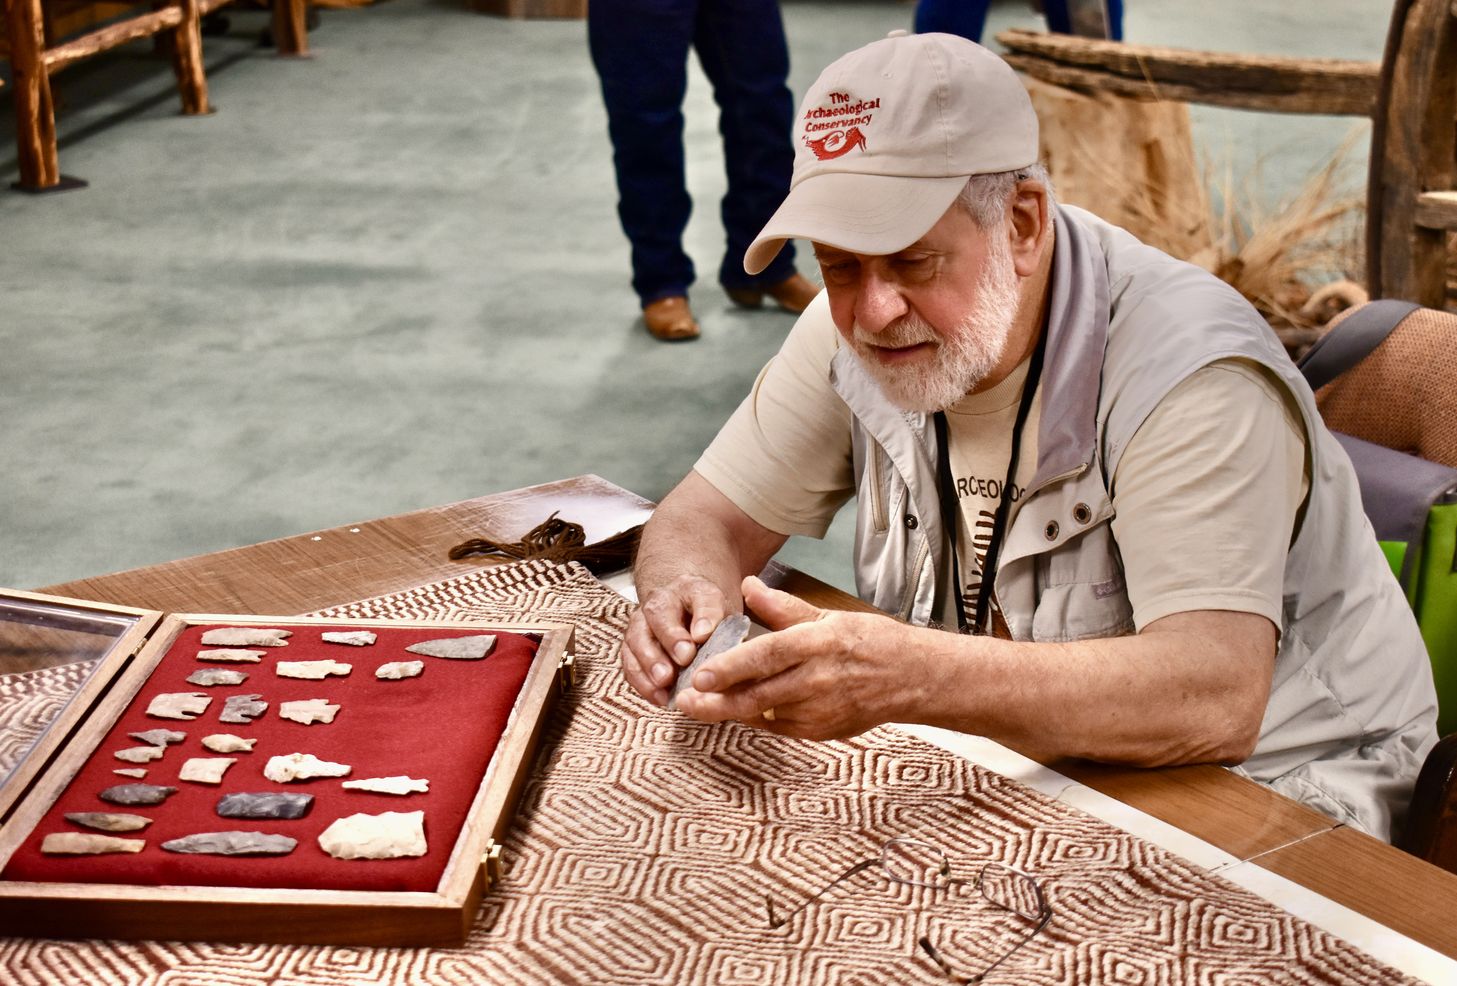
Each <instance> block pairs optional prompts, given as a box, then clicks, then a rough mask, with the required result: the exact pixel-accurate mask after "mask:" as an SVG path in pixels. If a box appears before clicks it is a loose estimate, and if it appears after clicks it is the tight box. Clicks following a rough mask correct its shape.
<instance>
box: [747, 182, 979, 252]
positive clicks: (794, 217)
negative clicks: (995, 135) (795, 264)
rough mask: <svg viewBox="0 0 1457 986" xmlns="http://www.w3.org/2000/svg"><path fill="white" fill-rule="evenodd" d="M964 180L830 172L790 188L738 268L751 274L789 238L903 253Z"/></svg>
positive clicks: (942, 211)
mask: <svg viewBox="0 0 1457 986" xmlns="http://www.w3.org/2000/svg"><path fill="white" fill-rule="evenodd" d="M966 181H967V179H966V176H964V175H961V176H958V175H953V176H951V177H949V178H902V177H898V176H893V175H863V174H851V173H848V172H830V173H828V174H819V175H814V176H812V177H810V178H806V179H805V180H804V181H802V182H800V183H799V184H798V185H795V186H794V188H792V189H791V190H790V192H789V195H788V196H787V197H786V198H785V200H784V204H783V205H781V206H780V207H779V210H778V211H777V212H775V213H774V215H773V216H771V217H770V219H769V221H768V222H767V223H765V224H764V228H763V230H761V231H760V233H759V235H758V236H757V237H756V238H755V239H754V242H753V243H751V244H749V249H748V250H747V251H746V252H745V253H744V270H745V271H747V272H748V273H750V274H757V273H759V272H760V271H762V270H763V269H764V268H765V267H768V266H769V262H770V261H771V260H773V259H774V256H775V254H777V253H778V252H779V250H780V248H782V247H783V246H784V241H785V240H788V239H793V238H796V237H798V238H801V239H806V240H814V241H815V242H817V243H824V244H826V245H828V246H832V247H836V248H837V249H840V250H848V251H850V252H851V253H864V254H871V255H882V254H887V253H895V252H896V251H898V250H904V249H905V248H906V247H908V246H910V245H911V244H912V243H914V242H916V241H917V240H919V239H920V238H921V237H922V236H924V235H925V233H926V230H928V229H930V228H931V227H932V226H934V225H936V223H937V222H938V221H939V220H940V219H941V217H942V216H943V215H945V214H946V210H947V209H949V208H951V203H952V202H954V201H956V196H957V195H958V194H959V193H960V192H961V190H962V189H963V188H964V187H966Z"/></svg>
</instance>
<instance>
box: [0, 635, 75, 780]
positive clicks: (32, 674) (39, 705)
mask: <svg viewBox="0 0 1457 986" xmlns="http://www.w3.org/2000/svg"><path fill="white" fill-rule="evenodd" d="M93 665H94V662H91V661H77V662H75V663H73V664H61V665H57V666H56V667H53V668H41V669H40V670H39V671H24V672H22V673H20V674H0V780H3V779H4V778H5V775H6V774H8V773H10V772H11V771H12V770H14V769H15V765H16V764H18V763H20V758H21V757H22V756H23V755H24V754H25V752H26V751H27V750H29V749H30V747H31V745H32V744H34V743H35V741H36V740H38V739H40V735H41V733H43V732H45V731H46V727H47V726H49V725H50V724H51V722H52V721H54V720H55V718H56V716H58V715H60V714H61V710H62V709H63V708H65V707H66V703H67V702H69V701H70V700H71V696H72V695H75V694H76V692H77V691H78V690H79V689H80V688H81V686H82V684H84V683H85V681H86V676H87V675H88V674H90V673H91V669H92V667H93Z"/></svg>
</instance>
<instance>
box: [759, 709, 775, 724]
mask: <svg viewBox="0 0 1457 986" xmlns="http://www.w3.org/2000/svg"><path fill="white" fill-rule="evenodd" d="M759 715H761V716H763V717H764V720H765V721H766V722H773V721H774V710H773V709H772V708H770V709H765V710H764V711H763V712H760V713H759Z"/></svg>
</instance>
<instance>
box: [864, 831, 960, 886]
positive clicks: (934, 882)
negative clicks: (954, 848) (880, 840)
mask: <svg viewBox="0 0 1457 986" xmlns="http://www.w3.org/2000/svg"><path fill="white" fill-rule="evenodd" d="M880 865H881V866H882V867H883V868H884V869H885V875H886V876H888V877H890V878H891V879H892V880H894V881H895V882H896V883H904V884H909V885H910V886H913V887H944V886H945V885H946V883H947V877H948V875H949V874H950V873H951V863H950V861H949V860H948V859H947V858H946V854H945V853H944V852H942V851H941V849H940V847H938V846H933V845H931V844H930V843H929V842H918V841H917V840H915V839H891V840H890V841H889V842H887V843H886V844H885V846H884V848H882V849H881V851H880Z"/></svg>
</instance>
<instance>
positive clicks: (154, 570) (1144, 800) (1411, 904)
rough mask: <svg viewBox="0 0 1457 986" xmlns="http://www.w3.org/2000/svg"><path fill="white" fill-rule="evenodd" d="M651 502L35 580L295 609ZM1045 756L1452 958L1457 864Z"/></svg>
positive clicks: (1456, 952) (134, 597)
mask: <svg viewBox="0 0 1457 986" xmlns="http://www.w3.org/2000/svg"><path fill="white" fill-rule="evenodd" d="M652 506H653V505H652V503H650V502H649V501H647V500H644V499H643V498H642V497H639V496H637V495H636V494H633V493H630V492H628V491H627V490H624V489H622V488H621V487H618V486H615V485H613V484H611V483H609V482H607V481H606V480H603V479H601V478H599V477H596V476H579V477H576V478H574V479H566V480H561V481H559V482H554V483H547V484H544V485H541V486H534V487H529V488H527V489H522V490H513V491H510V492H507V493H498V494H494V495H492V496H484V497H479V498H477V499H474V500H465V501H462V502H460V503H452V504H449V505H447V506H443V507H432V508H430V509H428V510H418V511H415V512H413V513H408V514H401V515H399V516H395V517H386V518H383V519H380V520H372V521H365V522H362V523H359V524H351V525H347V526H344V527H336V528H332V529H329V530H323V531H317V532H314V533H312V534H301V535H299V536H297V537H291V538H283V539H281V540H277V541H266V542H264V543H262V544H256V545H252V546H250V547H246V548H235V549H232V550H229V551H219V552H216V553H214V554H209V555H200V556H198V557H195V558H185V559H182V560H180V561H174V562H167V563H165V564H161V565H153V566H150V567H148V568H140V569H135V570H133V571H129V572H119V573H117V574H114V575H104V576H100V577H97V578H88V579H79V580H77V581H74V582H67V583H64V584H62V585H54V586H48V587H46V588H45V589H42V590H40V591H42V592H46V593H50V594H54V595H61V596H74V597H78V598H83V599H93V600H97V601H100V602H110V603H116V604H121V605H127V606H140V607H145V608H149V609H160V610H164V611H168V612H212V613H253V614H268V615H291V614H298V613H305V612H310V611H312V610H317V609H322V608H324V607H327V606H333V605H337V604H339V603H344V602H349V601H352V600H355V599H360V598H363V597H366V596H373V595H379V594H381V593H386V592H394V591H398V590H401V589H406V588H411V587H413V586H417V585H422V584H424V583H426V582H433V581H436V580H439V579H443V578H448V577H450V576H452V575H459V574H461V573H463V572H466V571H469V570H470V569H471V567H473V566H480V565H483V564H492V562H486V561H481V560H479V559H472V560H470V561H467V562H452V561H450V560H448V558H447V557H446V552H447V551H448V550H449V549H450V548H451V547H452V546H453V545H455V544H458V543H460V542H461V541H464V540H467V539H469V538H473V537H481V536H488V537H491V538H494V539H496V540H507V541H514V540H516V539H518V538H519V537H520V536H521V535H522V534H524V533H525V532H526V531H528V530H530V529H531V528H532V527H535V526H536V525H537V524H538V523H540V522H541V521H542V520H544V519H546V517H547V516H548V515H549V514H551V513H552V512H553V511H560V512H561V515H562V516H563V518H565V519H567V520H572V521H576V522H577V523H579V524H582V525H583V526H584V527H585V528H586V531H587V539H588V541H589V542H592V541H597V540H600V539H601V538H604V537H607V536H608V535H611V534H615V533H617V532H618V531H621V530H624V529H626V528H628V527H631V526H633V525H635V524H638V523H641V522H642V521H643V520H644V519H646V518H647V516H648V515H649V514H650V513H651V511H652ZM772 581H774V582H775V583H777V584H778V585H779V587H780V588H783V589H785V590H787V591H790V592H793V593H795V594H797V595H799V596H802V597H803V598H805V599H807V600H809V601H810V602H813V603H814V604H816V605H819V606H824V607H827V608H838V609H862V610H864V609H869V607H868V606H867V605H866V604H865V603H862V602H861V601H860V600H858V599H855V598H854V597H852V596H849V595H847V594H845V593H843V592H841V591H839V590H838V589H835V588H833V587H831V586H829V585H826V584H825V583H823V582H820V581H819V580H817V579H814V578H811V577H810V576H808V575H805V574H803V573H802V572H797V571H794V570H792V569H783V568H779V567H775V568H774V571H773V573H772ZM1049 766H1051V767H1053V768H1054V769H1056V770H1057V771H1059V772H1060V773H1063V774H1065V775H1067V776H1068V777H1072V778H1074V779H1076V780H1079V781H1081V782H1082V783H1084V784H1087V785H1088V786H1089V787H1092V788H1094V789H1096V790H1098V791H1101V792H1103V793H1105V794H1107V795H1110V796H1111V797H1114V798H1116V799H1118V800H1120V801H1123V802H1125V803H1127V804H1129V805H1131V806H1133V807H1135V808H1137V809H1139V810H1140V811H1143V812H1146V813H1147V814H1149V815H1152V816H1154V817H1155V818H1159V819H1162V820H1164V821H1166V822H1169V823H1171V824H1173V825H1175V826H1177V827H1179V828H1181V829H1184V830H1185V831H1187V832H1189V833H1191V834H1193V835H1195V836H1197V837H1199V838H1200V839H1203V840H1204V841H1206V842H1209V843H1211V844H1213V845H1215V846H1217V847H1219V848H1221V849H1223V850H1225V851H1226V852H1229V853H1231V854H1232V855H1235V856H1237V857H1239V858H1241V859H1249V858H1250V857H1255V856H1258V859H1256V860H1255V862H1256V863H1257V864H1258V865H1260V866H1262V867H1265V868H1266V869H1269V870H1271V871H1273V872H1275V873H1278V874H1280V875H1281V876H1284V877H1286V878H1288V879H1290V880H1293V881H1294V882H1296V883H1298V884H1301V885H1303V886H1305V887H1308V888H1310V889H1311V890H1314V891H1315V892H1317V893H1319V894H1321V895H1323V896H1325V897H1328V898H1330V899H1331V900H1334V901H1337V902H1339V903H1341V904H1344V905H1345V906H1347V907H1349V908H1351V909H1353V910H1355V911H1358V912H1360V913H1362V914H1365V915H1367V916H1369V917H1371V918H1373V919H1374V920H1376V921H1378V922H1380V923H1381V924H1384V925H1386V926H1387V927H1390V928H1392V929H1393V930H1395V931H1397V932H1400V933H1401V934H1403V935H1406V936H1408V937H1410V938H1413V939H1415V940H1417V941H1419V942H1422V943H1424V944H1426V945H1429V946H1431V947H1432V948H1434V949H1436V950H1437V951H1440V952H1442V953H1444V954H1446V955H1449V956H1452V957H1457V923H1454V922H1453V921H1452V920H1451V915H1453V914H1457V876H1454V875H1453V874H1450V873H1447V872H1445V871H1443V870H1440V869H1438V868H1436V867H1434V866H1431V865H1429V864H1427V863H1424V862H1422V861H1421V860H1418V859H1416V858H1415V857H1412V856H1409V855H1407V854H1406V853H1403V852H1401V851H1399V850H1396V849H1393V848H1392V847H1390V846H1388V845H1386V844H1385V843H1383V842H1380V841H1379V840H1376V839H1373V838H1370V837H1369V836H1366V835H1362V834H1361V833H1359V832H1355V831H1352V830H1350V829H1339V830H1336V831H1333V832H1326V831H1324V830H1326V829H1328V828H1329V827H1330V824H1331V823H1330V820H1329V819H1327V818H1326V817H1325V816H1324V815H1321V814H1319V813H1318V812H1316V811H1313V810H1312V809H1310V808H1306V807H1305V806H1303V805H1300V804H1297V803H1296V802H1294V801H1290V800H1288V799H1286V798H1284V797H1282V796H1280V795H1278V794H1275V793H1274V792H1273V791H1270V790H1268V789H1267V788H1264V787H1261V786H1260V785H1258V784H1255V783H1254V782H1252V781H1248V780H1246V779H1244V778H1242V777H1239V776H1238V775H1236V774H1233V773H1231V772H1229V771H1227V770H1224V769H1222V768H1219V767H1209V766H1201V767H1177V768H1171V769H1164V770H1138V769H1132V768H1119V767H1109V766H1104V765H1099V764H1091V763H1087V762H1084V761H1071V760H1060V761H1056V762H1053V763H1051V764H1049ZM1313 833H1320V834H1313ZM1307 836H1308V837H1309V838H1305V837H1307ZM1301 839H1303V841H1299V842H1298V844H1295V845H1291V843H1292V842H1296V840H1301ZM1261 854H1263V855H1261Z"/></svg>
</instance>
